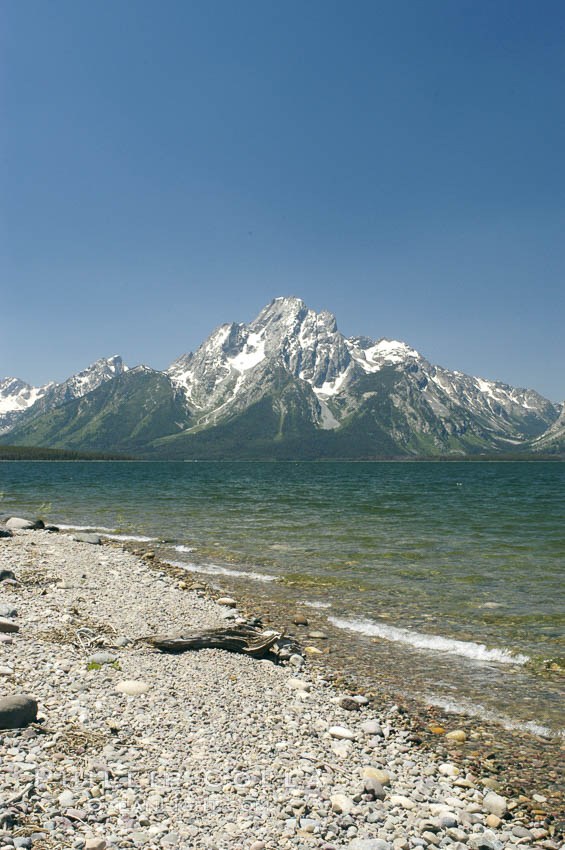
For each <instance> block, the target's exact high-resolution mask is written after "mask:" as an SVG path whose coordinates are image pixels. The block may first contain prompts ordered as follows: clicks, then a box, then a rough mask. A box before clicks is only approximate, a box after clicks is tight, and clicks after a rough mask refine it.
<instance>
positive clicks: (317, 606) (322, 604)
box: [303, 601, 332, 608]
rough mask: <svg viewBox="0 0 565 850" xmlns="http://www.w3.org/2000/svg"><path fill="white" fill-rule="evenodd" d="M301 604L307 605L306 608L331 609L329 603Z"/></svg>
mask: <svg viewBox="0 0 565 850" xmlns="http://www.w3.org/2000/svg"><path fill="white" fill-rule="evenodd" d="M303 604H304V605H307V606H308V608H331V607H332V603H331V602H317V601H315V602H304V603H303Z"/></svg>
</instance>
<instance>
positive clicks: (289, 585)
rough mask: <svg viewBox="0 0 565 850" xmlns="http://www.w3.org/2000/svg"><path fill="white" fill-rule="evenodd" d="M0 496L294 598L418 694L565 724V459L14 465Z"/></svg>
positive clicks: (15, 508) (264, 594)
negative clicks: (564, 667) (564, 670)
mask: <svg viewBox="0 0 565 850" xmlns="http://www.w3.org/2000/svg"><path fill="white" fill-rule="evenodd" d="M0 492H1V501H0V513H1V514H5V515H10V514H26V515H29V516H36V515H41V516H43V517H44V518H46V519H47V520H49V521H51V522H55V523H57V524H61V525H69V526H75V527H76V526H87V527H89V528H93V529H102V530H104V531H105V532H106V533H107V534H109V535H118V536H122V537H124V536H125V537H134V538H141V539H143V538H149V539H150V542H151V548H156V547H158V548H159V554H160V556H161V557H162V558H164V559H168V560H171V561H174V562H176V563H182V564H183V565H184V566H185V567H186V568H187V570H190V571H196V572H202V573H203V574H205V575H206V577H207V578H208V579H209V580H210V579H212V580H214V581H216V582H218V583H219V584H220V585H221V584H222V582H223V581H226V582H230V586H231V587H232V588H233V586H234V583H235V584H236V585H237V584H238V583H240V584H241V586H242V587H244V586H245V588H246V591H247V593H248V594H255V595H256V598H257V600H258V601H259V600H261V599H269V600H272V599H273V598H275V599H276V598H283V597H285V596H286V597H287V598H288V599H290V600H291V601H292V602H293V604H296V605H303V606H305V608H306V609H309V610H311V611H312V612H315V614H316V617H317V618H318V621H320V618H322V620H323V623H326V624H327V627H328V628H329V629H332V630H333V631H332V633H336V632H338V633H340V634H342V635H343V636H344V639H345V637H346V636H347V639H348V640H349V641H350V642H351V640H354V641H356V642H357V645H358V647H359V652H360V656H361V655H362V657H363V659H364V661H363V663H364V664H365V665H369V667H370V665H371V664H373V665H374V673H375V676H376V677H378V674H379V669H380V668H384V667H386V668H387V669H389V670H390V669H391V668H392V669H394V670H395V671H396V675H397V679H398V686H399V688H401V687H403V688H404V689H405V690H406V691H408V692H410V693H412V694H414V695H417V696H421V697H424V698H426V699H427V700H430V701H435V702H437V703H438V704H443V705H446V706H448V707H450V708H452V709H455V710H457V709H461V710H463V709H465V710H467V711H471V712H476V713H482V714H485V715H489V716H496V717H500V718H501V719H503V720H504V721H505V722H507V723H508V724H512V723H520V724H525V725H528V724H529V726H530V728H532V729H537V728H538V727H547V728H549V729H550V730H552V731H558V730H559V729H560V728H561V727H562V726H563V725H564V724H563V695H564V689H563V684H564V681H565V680H564V677H563V674H562V665H563V658H564V656H565V606H564V600H565V594H564V577H565V464H562V463H541V462H540V463H479V462H472V463H465V462H461V463H459V462H449V463H400V462H399V463H302V462H298V463H207V462H199V463H174V462H163V463H137V462H132V463H124V462H122V463H101V462H85V463H70V462H49V463H41V462H31V461H30V462H14V463H6V462H3V463H0ZM154 538H155V539H154ZM148 542H149V541H148ZM251 588H252V590H251ZM560 670H561V672H560Z"/></svg>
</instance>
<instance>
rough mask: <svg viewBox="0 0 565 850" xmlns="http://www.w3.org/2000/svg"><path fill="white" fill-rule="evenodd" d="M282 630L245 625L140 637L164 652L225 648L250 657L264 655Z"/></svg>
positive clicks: (277, 639)
mask: <svg viewBox="0 0 565 850" xmlns="http://www.w3.org/2000/svg"><path fill="white" fill-rule="evenodd" d="M283 634H284V633H283V632H268V633H267V634H264V633H263V632H260V631H257V630H256V629H251V628H249V627H246V626H237V627H235V626H234V627H228V628H219V629H205V630H203V631H198V630H194V631H190V632H183V633H182V634H181V635H177V636H172V637H169V636H167V635H150V636H148V637H145V638H142V640H143V642H144V643H148V644H150V646H154V647H155V649H160V650H162V651H163V652H186V651H187V650H189V649H226V650H228V652H241V653H244V654H245V655H250V656H251V657H252V658H264V657H265V656H266V655H268V654H269V652H270V650H271V648H272V647H273V646H274V644H275V643H276V642H277V641H279V640H281V638H282V637H283Z"/></svg>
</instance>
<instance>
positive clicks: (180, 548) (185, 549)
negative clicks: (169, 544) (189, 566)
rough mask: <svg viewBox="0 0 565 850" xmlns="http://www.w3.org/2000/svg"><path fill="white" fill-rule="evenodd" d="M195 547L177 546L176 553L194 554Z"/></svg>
mask: <svg viewBox="0 0 565 850" xmlns="http://www.w3.org/2000/svg"><path fill="white" fill-rule="evenodd" d="M194 548H195V547H194V546H182V545H180V546H175V552H194Z"/></svg>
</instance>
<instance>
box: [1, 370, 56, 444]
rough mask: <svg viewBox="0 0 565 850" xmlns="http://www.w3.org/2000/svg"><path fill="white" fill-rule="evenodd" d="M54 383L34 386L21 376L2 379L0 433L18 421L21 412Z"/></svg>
mask: <svg viewBox="0 0 565 850" xmlns="http://www.w3.org/2000/svg"><path fill="white" fill-rule="evenodd" d="M52 386H53V384H52V383H51V384H45V385H44V386H43V387H32V386H31V384H26V382H25V381H21V380H20V379H19V378H2V379H0V434H1V433H2V432H3V431H6V430H8V429H9V428H11V427H12V426H13V425H15V423H16V422H17V420H18V418H19V417H20V414H21V413H23V412H24V411H25V410H27V409H28V408H29V407H31V406H32V405H34V404H35V402H36V401H37V400H38V399H40V398H42V397H43V396H44V395H45V393H46V392H47V390H48V389H49V388H50V387H52Z"/></svg>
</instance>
